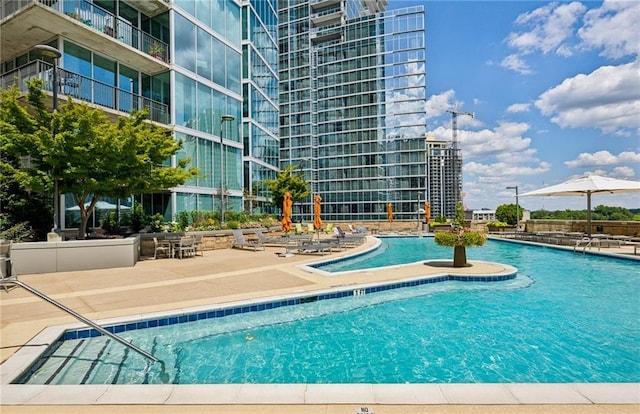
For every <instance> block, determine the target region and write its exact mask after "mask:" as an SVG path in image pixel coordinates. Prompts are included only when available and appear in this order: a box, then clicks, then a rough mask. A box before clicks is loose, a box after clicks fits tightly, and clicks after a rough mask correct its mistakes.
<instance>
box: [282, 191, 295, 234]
mask: <svg viewBox="0 0 640 414" xmlns="http://www.w3.org/2000/svg"><path fill="white" fill-rule="evenodd" d="M291 206H293V200H292V199H291V193H289V192H288V191H287V192H286V193H284V201H283V202H282V231H283V232H285V233H288V232H290V231H291Z"/></svg>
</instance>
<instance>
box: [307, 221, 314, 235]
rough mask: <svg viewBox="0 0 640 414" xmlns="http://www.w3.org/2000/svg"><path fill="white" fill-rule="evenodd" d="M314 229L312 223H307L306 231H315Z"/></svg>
mask: <svg viewBox="0 0 640 414" xmlns="http://www.w3.org/2000/svg"><path fill="white" fill-rule="evenodd" d="M315 232H316V229H315V227H313V223H307V233H315Z"/></svg>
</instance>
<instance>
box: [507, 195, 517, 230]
mask: <svg viewBox="0 0 640 414" xmlns="http://www.w3.org/2000/svg"><path fill="white" fill-rule="evenodd" d="M507 190H516V232H517V231H518V230H519V229H520V204H518V186H517V185H514V186H510V187H507Z"/></svg>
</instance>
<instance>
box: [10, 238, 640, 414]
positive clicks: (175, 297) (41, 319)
mask: <svg viewBox="0 0 640 414" xmlns="http://www.w3.org/2000/svg"><path fill="white" fill-rule="evenodd" d="M375 242H376V241H375V239H373V238H369V239H368V240H367V242H366V243H365V245H363V246H360V247H357V248H353V249H348V250H347V251H344V252H336V253H332V254H331V255H330V256H324V257H320V256H316V255H295V256H292V257H280V256H279V255H278V254H279V253H281V252H283V250H284V249H283V248H279V247H267V248H266V249H265V250H264V251H257V252H253V251H245V250H234V249H227V250H213V251H205V253H204V257H196V258H195V259H192V258H189V259H182V260H179V259H158V260H153V259H147V260H142V261H140V262H139V263H137V264H136V266H134V267H132V268H118V269H103V270H91V271H81V272H67V273H56V274H39V275H24V276H20V280H22V281H24V282H25V283H27V284H29V285H31V286H33V287H34V288H35V289H37V290H39V291H41V292H43V293H45V294H47V295H49V296H50V297H52V298H53V299H55V300H57V301H59V302H61V303H63V304H64V305H65V306H68V307H70V308H71V309H73V310H75V311H76V312H79V313H80V314H82V315H84V316H86V317H88V318H90V319H92V320H102V319H108V318H117V317H125V316H130V315H139V314H144V313H151V312H158V311H171V310H179V309H184V308H189V307H196V306H205V305H219V304H225V303H229V302H235V301H240V300H249V299H256V298H265V297H272V296H281V295H289V294H299V293H304V292H311V291H317V290H326V289H330V288H334V287H337V286H351V285H359V284H367V283H373V282H383V281H388V280H398V279H403V278H408V277H414V276H423V275H431V274H440V273H445V272H446V273H458V272H459V273H461V274H497V273H500V272H503V271H505V270H506V268H507V267H508V266H507V267H505V266H502V265H500V264H493V263H483V262H474V263H473V266H472V267H468V268H462V269H453V268H449V267H443V266H442V264H437V263H435V264H432V265H427V266H425V265H424V264H422V263H420V264H413V265H407V266H397V267H394V268H393V270H392V271H389V270H388V269H387V270H385V271H361V272H353V273H349V274H344V275H339V276H331V277H327V276H325V275H322V274H319V273H314V272H310V271H308V270H307V269H304V268H302V267H301V266H299V265H303V264H308V263H311V262H316V261H319V260H322V259H327V258H334V257H338V256H340V255H347V254H353V253H354V252H357V251H361V250H364V249H367V248H370V247H372V246H373V245H374V244H375ZM18 270H19V269H18ZM0 298H1V299H2V300H1V303H0V310H1V313H0V315H1V323H0V329H1V335H0V346H1V349H0V358H1V360H2V361H3V362H4V361H5V360H7V359H8V358H9V357H10V356H11V355H12V354H13V353H14V352H15V351H16V350H17V349H19V348H20V347H21V346H22V345H24V344H26V343H27V342H28V341H29V340H30V339H32V338H33V337H34V336H35V335H36V334H37V333H38V332H40V331H42V330H43V329H44V328H46V327H48V326H54V325H62V324H69V323H75V322H76V320H75V319H74V318H72V317H71V316H69V315H66V314H64V313H63V312H62V311H60V310H58V309H56V308H55V307H53V306H52V305H50V304H48V303H45V302H43V301H42V300H41V299H39V298H36V297H34V296H31V295H30V294H29V293H28V292H26V291H23V290H21V289H15V290H13V291H11V292H9V293H6V292H2V293H0ZM0 393H2V392H1V391H0ZM0 396H1V394H0ZM3 399H4V398H3ZM408 401H409V400H408ZM59 403H61V404H64V401H60V402H59ZM547 403H549V402H547ZM64 407H65V409H62V408H63V406H61V405H56V406H47V412H65V413H69V412H73V411H74V410H75V411H76V412H83V411H82V408H83V407H84V409H88V408H89V407H88V406H82V405H74V406H64ZM115 407H118V406H113V405H102V406H95V405H94V406H91V408H90V411H91V412H93V413H98V412H141V413H146V412H158V413H160V412H178V411H179V410H180V409H181V408H179V407H182V409H184V412H186V411H188V412H285V413H286V412H329V413H330V412H336V413H337V412H350V413H353V412H355V411H354V410H355V408H354V407H356V405H354V404H346V405H339V404H338V405H332V404H318V405H312V406H308V405H305V406H304V408H301V407H300V406H298V407H297V409H296V408H295V407H296V405H295V404H294V405H286V406H282V405H277V404H276V405H269V406H263V405H260V406H259V408H256V407H253V408H252V406H250V405H232V406H226V405H216V406H215V410H212V409H211V406H209V408H208V409H205V408H203V407H205V405H198V406H193V405H190V406H175V405H171V404H169V405H163V406H158V405H147V406H145V405H135V407H134V406H130V405H127V406H125V407H126V408H127V409H124V410H122V411H118V410H119V409H122V406H120V407H119V408H117V409H116V408H115ZM188 407H190V408H188ZM194 407H198V408H197V409H196V408H194ZM320 407H324V408H322V409H319V410H317V411H316V409H317V408H320ZM496 407H497V406H495V405H482V406H473V405H469V406H444V405H421V404H413V405H407V406H400V407H398V406H394V405H392V404H391V405H377V406H376V408H375V412H376V413H392V412H407V413H412V412H444V413H446V412H474V413H475V412H477V413H481V412H523V413H526V412H586V413H589V412H638V406H634V405H608V406H602V405H598V404H595V405H594V404H586V405H583V404H580V405H579V407H582V408H583V409H581V410H575V411H572V410H573V408H575V407H571V406H566V405H560V406H557V407H558V410H559V411H554V409H553V406H552V405H545V406H539V407H544V410H543V411H535V410H533V411H531V410H532V409H533V408H535V405H533V406H530V405H528V406H512V407H517V409H514V410H508V409H506V410H504V409H505V408H507V407H508V405H505V406H500V407H501V408H496ZM594 407H599V408H600V409H599V410H593V409H594ZM614 407H617V409H616V410H611V411H609V409H610V408H612V409H613V408H614ZM0 408H1V410H0V411H2V413H8V412H35V410H36V409H38V408H37V407H26V406H13V405H11V406H8V405H3V406H0ZM41 408H42V406H40V410H39V411H41ZM109 408H110V409H109ZM171 408H173V409H171ZM490 408H491V409H490ZM103 409H105V411H101V410H103ZM372 409H373V406H372ZM485 409H487V410H486V411H484V410H485ZM630 409H632V410H630ZM30 410H33V411H30ZM56 410H58V411H56ZM198 410H201V411H198ZM270 410H271V411H270ZM501 410H503V411H501ZM592 410H593V411H592Z"/></svg>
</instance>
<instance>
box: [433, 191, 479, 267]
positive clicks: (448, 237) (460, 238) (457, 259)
mask: <svg viewBox="0 0 640 414" xmlns="http://www.w3.org/2000/svg"><path fill="white" fill-rule="evenodd" d="M434 238H435V241H436V243H437V244H438V245H440V246H448V247H453V267H465V266H467V250H466V248H467V247H473V246H482V245H483V244H484V243H485V242H486V241H487V236H486V235H485V234H484V233H482V232H478V231H471V230H470V229H468V228H465V227H464V210H463V209H462V203H458V205H457V206H456V216H455V218H454V219H453V220H452V221H451V230H450V231H448V232H439V233H435V234H434Z"/></svg>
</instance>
